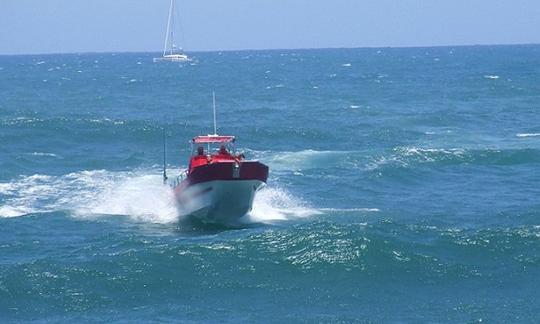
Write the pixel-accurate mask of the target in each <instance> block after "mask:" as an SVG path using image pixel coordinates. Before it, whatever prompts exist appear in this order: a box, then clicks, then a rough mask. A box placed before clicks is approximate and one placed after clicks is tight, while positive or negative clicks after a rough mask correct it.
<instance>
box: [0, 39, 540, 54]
mask: <svg viewBox="0 0 540 324" xmlns="http://www.w3.org/2000/svg"><path fill="white" fill-rule="evenodd" d="M531 45H540V43H534V42H531V43H499V44H459V45H455V44H454V45H452V44H449V45H403V46H402V45H398V46H391V45H389V46H353V47H348V46H335V47H297V48H244V49H225V50H194V51H184V52H185V53H222V52H256V51H298V50H306V51H309V50H329V49H385V48H386V49H388V48H443V47H489V46H501V47H502V46H531ZM161 52H163V51H162V50H156V51H80V52H42V53H18V54H5V53H0V56H34V55H81V54H135V53H145V54H150V53H161Z"/></svg>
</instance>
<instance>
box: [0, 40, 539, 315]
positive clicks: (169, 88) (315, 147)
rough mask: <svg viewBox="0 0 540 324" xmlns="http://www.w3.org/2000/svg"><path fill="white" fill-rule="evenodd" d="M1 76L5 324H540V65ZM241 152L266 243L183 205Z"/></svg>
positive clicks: (272, 63)
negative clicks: (259, 168)
mask: <svg viewBox="0 0 540 324" xmlns="http://www.w3.org/2000/svg"><path fill="white" fill-rule="evenodd" d="M155 55H156V54H150V53H133V54H112V53H108V54H80V55H75V54H72V55H35V56H0V322H11V321H15V322H17V321H35V322H71V321H74V320H79V321H85V322H86V321H91V322H108V321H128V322H130V321H133V322H149V321H160V322H177V321H181V322H191V321H203V322H231V323H236V322H399V323H401V322H404V323H410V322H413V323H415V322H481V321H483V322H490V323H493V322H507V323H508V322H538V321H540V315H538V314H540V293H539V291H540V280H539V277H540V186H539V183H540V171H539V167H540V114H539V113H540V46H538V45H529V46H482V47H438V48H402V49H398V48H373V49H332V50H330V49H328V50H275V51H242V52H223V53H217V52H215V53H193V56H194V57H195V61H194V62H193V63H191V64H184V65H182V64H176V63H172V64H163V63H161V64H155V63H152V58H153V56H155ZM212 91H215V92H216V94H217V102H218V124H219V125H218V126H219V132H220V133H222V134H234V135H236V136H237V137H238V144H239V148H240V149H242V150H243V151H245V152H246V155H247V156H248V157H250V158H256V159H259V160H260V161H262V162H264V163H266V164H268V165H269V167H270V177H269V181H268V186H267V187H266V188H265V189H264V190H263V191H261V192H260V193H259V195H258V196H257V199H256V201H255V205H254V210H253V212H252V214H251V215H250V218H249V219H250V222H251V223H250V224H248V225H246V226H245V227H242V228H215V227H214V228H205V227H201V226H190V225H189V224H187V223H184V222H181V221H179V220H178V216H177V214H176V208H175V206H174V202H173V200H172V199H171V194H170V191H169V190H168V189H167V188H166V187H163V186H162V185H161V174H160V172H161V170H160V168H161V166H160V165H161V159H162V154H163V153H162V133H163V129H165V130H166V132H167V135H168V145H167V150H168V156H169V160H168V162H169V169H170V171H169V172H170V174H171V175H172V174H174V173H175V172H178V170H179V169H180V168H181V167H185V166H186V163H187V158H188V155H189V145H188V140H189V139H190V138H191V137H193V136H194V135H199V134H207V133H210V132H211V131H212V124H211V123H212V118H211V103H212V99H211V93H212Z"/></svg>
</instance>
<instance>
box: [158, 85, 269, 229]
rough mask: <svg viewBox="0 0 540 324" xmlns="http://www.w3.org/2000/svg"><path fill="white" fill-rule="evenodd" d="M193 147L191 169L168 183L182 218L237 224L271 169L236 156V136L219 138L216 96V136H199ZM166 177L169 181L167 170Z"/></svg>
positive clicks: (195, 138)
mask: <svg viewBox="0 0 540 324" xmlns="http://www.w3.org/2000/svg"><path fill="white" fill-rule="evenodd" d="M190 143H191V157H190V159H189V166H188V168H187V169H186V170H184V171H183V172H181V173H180V175H178V176H177V177H176V178H175V179H174V180H173V181H172V182H170V183H169V184H170V185H171V187H172V189H173V192H174V197H175V200H176V202H177V206H178V210H179V212H180V215H181V216H190V217H194V218H195V219H196V220H198V221H200V222H202V223H212V224H235V223H238V222H239V221H241V219H242V217H244V216H245V215H246V214H248V213H249V212H250V211H251V209H252V207H253V200H254V198H255V195H256V194H257V191H259V190H260V189H261V188H263V187H264V186H265V185H266V181H267V179H268V166H266V165H264V164H263V163H261V162H259V161H256V160H248V159H246V158H245V156H244V154H243V153H240V152H237V151H236V145H235V143H236V138H235V137H234V136H231V135H226V136H224V135H218V134H217V127H216V123H215V95H214V134H211V135H202V136H196V137H194V138H192V140H191V141H190ZM164 159H165V157H164ZM163 177H164V181H167V180H168V178H167V175H166V170H165V168H164V170H163Z"/></svg>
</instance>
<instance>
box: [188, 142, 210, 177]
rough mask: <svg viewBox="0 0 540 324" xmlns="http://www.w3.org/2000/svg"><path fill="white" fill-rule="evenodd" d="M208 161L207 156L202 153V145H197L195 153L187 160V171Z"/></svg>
mask: <svg viewBox="0 0 540 324" xmlns="http://www.w3.org/2000/svg"><path fill="white" fill-rule="evenodd" d="M208 162H209V161H208V158H207V156H206V155H204V148H203V147H202V146H199V147H197V155H195V156H193V157H192V158H191V161H189V172H190V173H191V172H192V171H193V169H194V168H196V167H198V166H200V165H203V164H206V163H208Z"/></svg>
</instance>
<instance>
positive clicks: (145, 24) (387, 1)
mask: <svg viewBox="0 0 540 324" xmlns="http://www.w3.org/2000/svg"><path fill="white" fill-rule="evenodd" d="M177 3H178V6H179V9H180V10H179V12H180V18H181V19H180V20H181V23H182V26H183V28H182V31H183V34H184V37H183V39H184V41H183V44H182V46H183V47H184V49H185V50H186V51H187V52H189V51H215V50H218V51H219V50H241V49H276V48H280V49H283V48H328V47H388V46H392V47H397V46H439V45H477V44H523V43H540V1H539V0H325V1H319V0H310V1H309V0H227V1H225V0H177ZM168 6H169V0H0V54H37V53H73V52H157V51H160V50H162V48H163V42H164V34H165V27H166V23H167V14H168Z"/></svg>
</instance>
